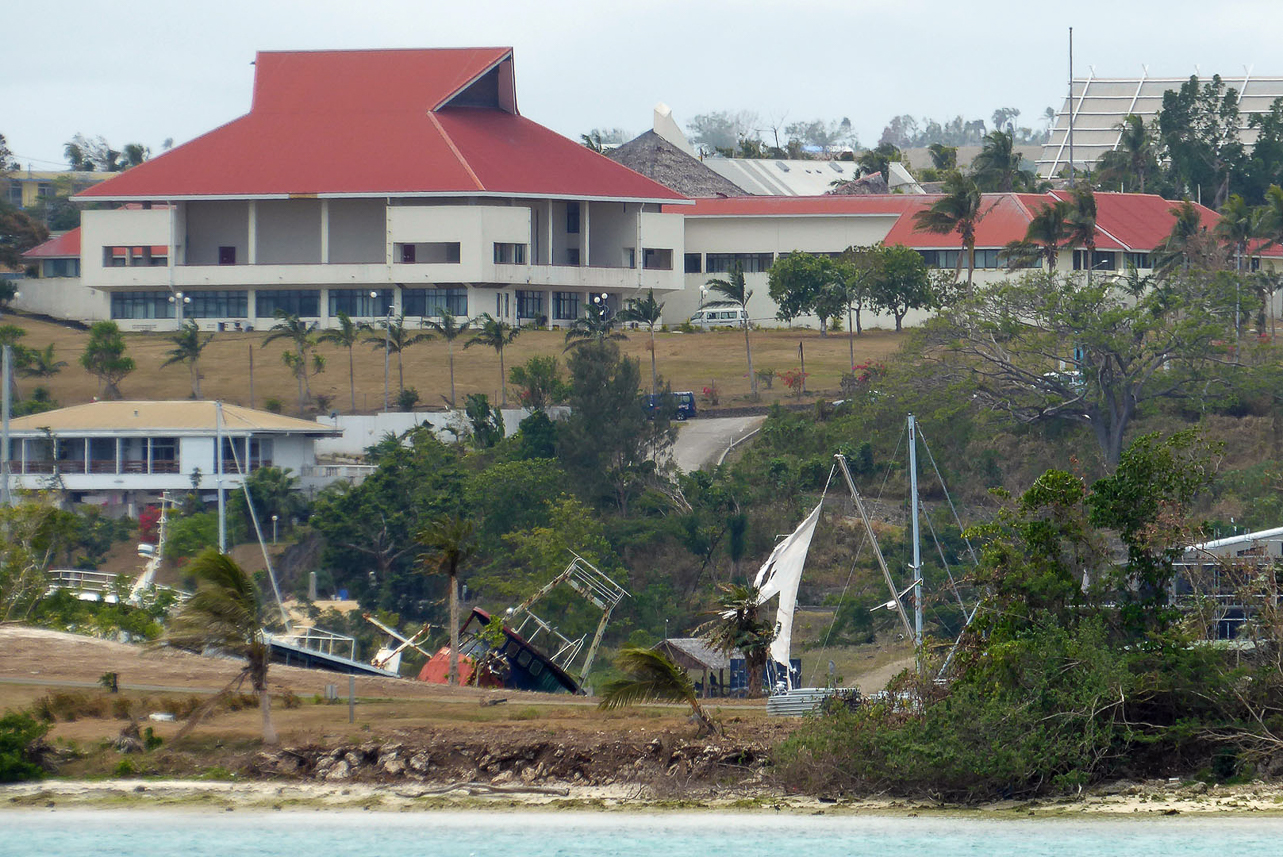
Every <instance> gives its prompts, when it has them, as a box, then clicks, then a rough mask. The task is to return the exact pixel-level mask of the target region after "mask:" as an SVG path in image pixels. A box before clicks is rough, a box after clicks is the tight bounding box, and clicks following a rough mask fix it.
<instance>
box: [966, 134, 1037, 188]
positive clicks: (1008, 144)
mask: <svg viewBox="0 0 1283 857" xmlns="http://www.w3.org/2000/svg"><path fill="white" fill-rule="evenodd" d="M971 174H972V176H973V177H974V178H975V181H976V184H977V185H978V186H979V187H981V188H982V189H983V190H988V191H999V192H1001V193H1011V192H1012V191H1014V190H1024V189H1026V188H1028V187H1029V186H1030V185H1031V184H1032V182H1033V174H1032V173H1030V172H1029V171H1028V170H1022V169H1020V152H1018V151H1016V144H1015V140H1014V139H1013V138H1012V136H1011V134H1008V133H1007V132H1006V131H994V132H992V133H990V134H987V135H986V136H985V139H984V147H983V148H982V149H981V150H980V154H978V155H976V156H975V158H974V159H972V161H971Z"/></svg>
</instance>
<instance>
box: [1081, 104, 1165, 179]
mask: <svg viewBox="0 0 1283 857" xmlns="http://www.w3.org/2000/svg"><path fill="white" fill-rule="evenodd" d="M1114 127H1115V129H1116V130H1117V131H1118V132H1119V133H1118V144H1117V146H1116V147H1115V148H1114V150H1113V151H1111V152H1106V153H1105V154H1103V155H1101V156H1100V160H1098V161H1097V162H1096V177H1097V179H1098V180H1099V181H1100V183H1101V185H1102V186H1106V185H1107V186H1109V187H1113V186H1114V184H1118V185H1119V186H1120V187H1121V188H1123V189H1125V190H1132V189H1133V188H1132V187H1130V186H1129V185H1130V184H1131V183H1133V182H1134V183H1135V188H1134V190H1135V191H1136V193H1144V192H1145V176H1146V175H1147V174H1148V173H1149V172H1150V170H1153V169H1156V168H1157V167H1158V161H1157V158H1156V157H1155V156H1154V144H1153V136H1152V135H1151V134H1150V131H1149V129H1148V128H1146V127H1145V121H1144V120H1143V119H1141V118H1140V117H1139V116H1137V115H1135V114H1134V113H1133V114H1129V115H1127V116H1126V117H1124V118H1123V121H1122V122H1120V123H1119V124H1118V125H1116V126H1114Z"/></svg>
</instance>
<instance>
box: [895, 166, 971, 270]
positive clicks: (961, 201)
mask: <svg viewBox="0 0 1283 857" xmlns="http://www.w3.org/2000/svg"><path fill="white" fill-rule="evenodd" d="M943 190H944V196H942V197H940V199H938V200H936V201H935V202H933V203H932V204H931V205H930V206H929V207H927V208H924V209H923V210H922V211H919V212H918V213H917V214H915V215H913V225H914V227H915V228H916V229H918V230H919V231H922V232H931V233H933V234H935V235H951V234H953V233H955V232H956V233H957V234H958V237H959V238H960V239H961V240H962V253H960V254H959V255H958V263H957V265H955V266H954V269H953V278H954V279H955V280H957V279H958V278H959V277H960V276H961V275H962V260H963V258H964V257H965V258H966V260H967V286H968V287H970V286H971V279H972V276H973V274H974V273H975V269H976V227H977V226H979V224H980V221H981V220H983V219H984V217H985V215H986V214H988V213H989V210H988V209H986V208H985V207H984V196H983V195H982V194H981V193H980V188H979V187H977V186H976V183H975V182H974V181H972V180H971V179H969V178H967V177H966V176H964V175H961V174H960V173H950V174H949V176H948V177H947V178H946V179H945V180H944V187H943Z"/></svg>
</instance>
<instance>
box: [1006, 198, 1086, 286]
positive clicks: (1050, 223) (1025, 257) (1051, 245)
mask: <svg viewBox="0 0 1283 857" xmlns="http://www.w3.org/2000/svg"><path fill="white" fill-rule="evenodd" d="M1072 213H1073V206H1071V205H1070V204H1069V203H1067V202H1065V201H1064V200H1062V199H1058V200H1055V201H1053V202H1049V203H1047V204H1046V205H1044V206H1042V207H1041V208H1039V209H1038V210H1037V211H1036V212H1034V214H1033V216H1032V217H1030V218H1029V225H1028V226H1027V227H1026V228H1025V237H1024V238H1023V239H1021V240H1019V241H1013V242H1011V243H1009V244H1008V245H1007V246H1006V247H1005V248H1004V249H1003V255H1004V256H1005V257H1006V259H1007V263H1008V265H1009V266H1010V267H1013V268H1023V267H1027V266H1028V265H1029V264H1031V263H1032V262H1034V261H1035V260H1037V259H1042V261H1043V263H1044V264H1045V265H1046V267H1047V273H1049V274H1050V273H1055V270H1056V259H1057V257H1058V256H1059V255H1060V250H1061V248H1062V247H1063V246H1064V245H1065V243H1066V239H1067V238H1068V236H1069V218H1070V215H1071V214H1072Z"/></svg>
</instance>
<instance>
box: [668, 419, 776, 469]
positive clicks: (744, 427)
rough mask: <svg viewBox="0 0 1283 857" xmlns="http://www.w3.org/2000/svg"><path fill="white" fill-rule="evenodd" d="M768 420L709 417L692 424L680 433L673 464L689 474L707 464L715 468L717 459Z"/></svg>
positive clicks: (685, 426)
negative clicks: (729, 447) (713, 465)
mask: <svg viewBox="0 0 1283 857" xmlns="http://www.w3.org/2000/svg"><path fill="white" fill-rule="evenodd" d="M765 420H766V417H765V416H764V415H758V416H752V417H710V418H708V419H696V420H689V421H687V422H685V423H682V424H681V426H680V428H678V430H677V441H676V443H674V444H673V461H674V462H675V463H676V464H677V466H678V467H680V468H681V469H682V470H684V471H686V472H688V473H689V472H690V471H692V470H699V469H700V468H701V467H703V466H704V465H705V464H716V463H717V459H718V457H719V456H720V455H721V454H722V453H723V452H724V451H725V450H726V447H728V446H730V444H731V443H733V442H734V441H736V440H738V439H740V438H742V437H744V436H745V435H747V434H748V433H749V432H751V431H753V430H754V429H756V428H757V427H758V426H760V425H761V424H762V423H763V422H764V421H765Z"/></svg>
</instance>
